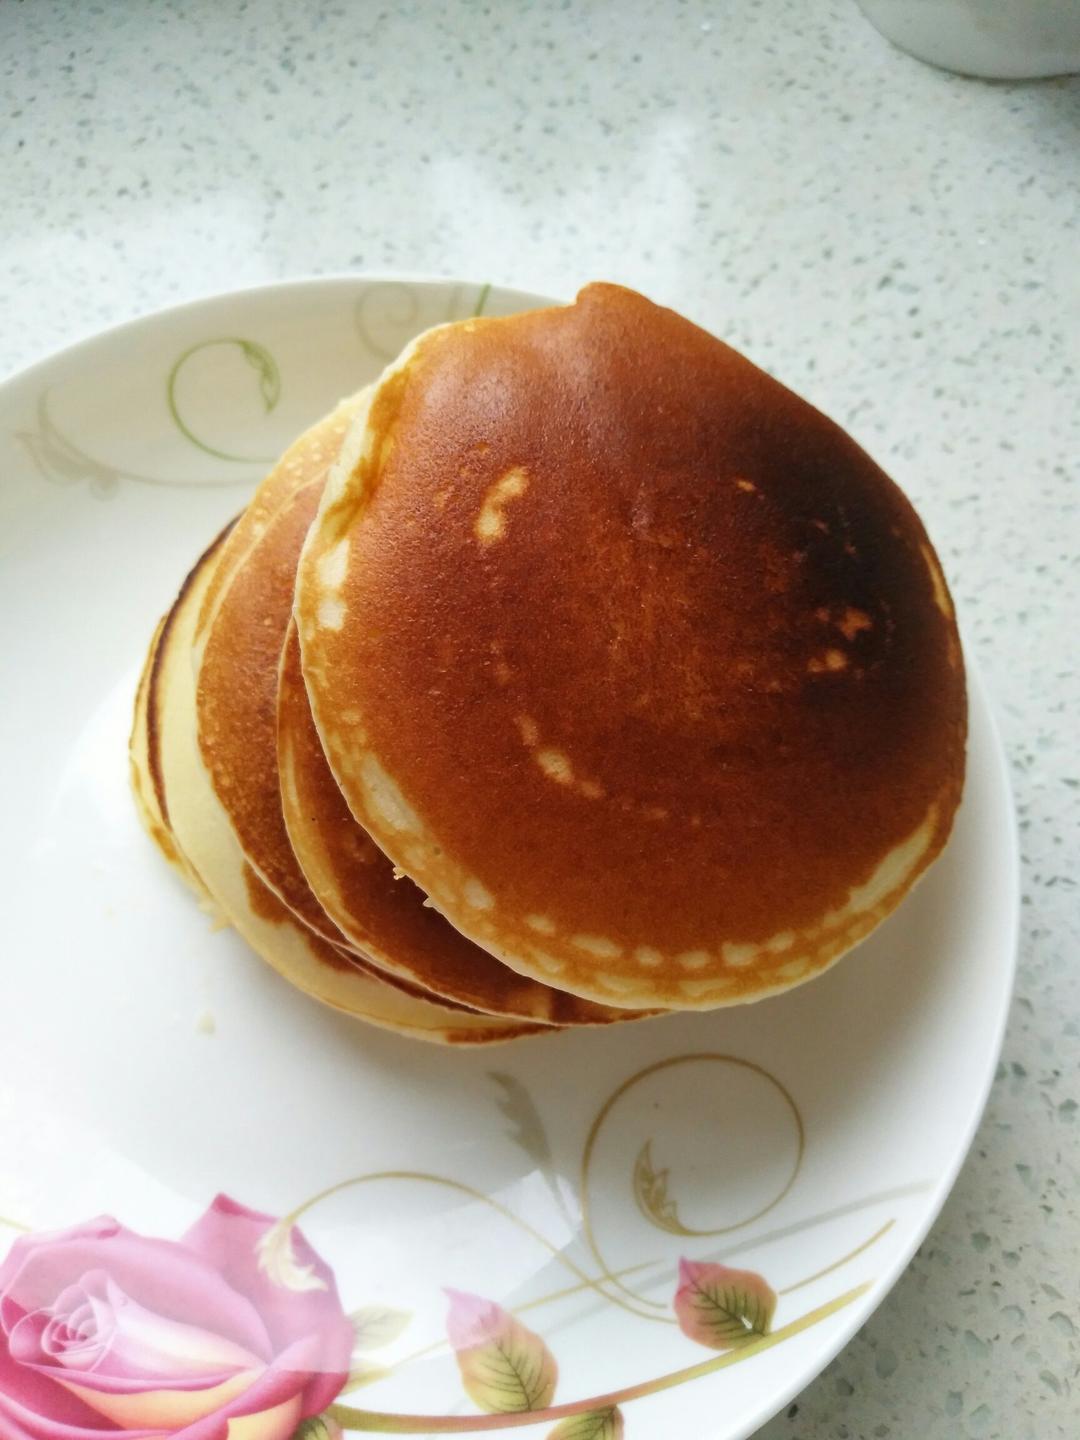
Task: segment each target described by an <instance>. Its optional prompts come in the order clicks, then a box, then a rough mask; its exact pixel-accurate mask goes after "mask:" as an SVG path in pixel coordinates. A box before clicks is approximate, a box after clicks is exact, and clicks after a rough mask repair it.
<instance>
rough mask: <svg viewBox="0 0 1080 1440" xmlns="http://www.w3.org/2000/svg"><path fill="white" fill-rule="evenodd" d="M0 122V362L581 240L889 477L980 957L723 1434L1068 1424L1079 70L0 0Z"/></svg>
mask: <svg viewBox="0 0 1080 1440" xmlns="http://www.w3.org/2000/svg"><path fill="white" fill-rule="evenodd" d="M0 156H2V159H0V199H2V203H0V273H2V275H3V284H2V286H0V370H2V371H6V370H8V369H14V368H16V367H19V366H21V365H23V364H25V363H26V362H28V361H30V360H31V359H34V358H36V357H38V356H40V355H41V354H43V353H45V352H47V351H48V350H50V349H52V348H55V347H58V346H61V345H63V344H66V343H67V342H68V341H70V340H72V339H74V338H76V337H78V336H81V335H83V334H86V333H87V332H89V331H92V330H94V329H97V328H99V327H101V326H103V325H108V324H111V323H113V322H114V321H119V320H122V319H125V318H127V317H129V316H132V315H134V314H136V313H138V312H139V311H143V310H146V309H149V308H154V307H159V306H162V305H167V304H169V303H171V302H173V301H176V300H180V299H184V298H187V297H190V296H194V295H198V294H202V293H206V292H208V291H212V290H216V289H224V288H228V287H233V286H238V285H247V284H251V283H255V282H260V281H264V280H268V279H273V278H277V277H282V276H295V275H299V274H303V273H309V272H332V271H343V270H354V269H355V270H369V271H370V270H376V271H378V270H384V271H385V270H407V271H414V272H441V273H450V274H455V275H462V276H467V277H472V278H476V279H478V280H485V279H496V280H499V281H503V282H507V283H511V284H520V285H522V286H524V287H528V288H534V289H536V290H540V291H546V292H549V293H552V294H569V293H570V292H572V291H573V290H574V288H575V287H576V286H577V285H578V284H579V283H580V282H582V281H584V280H587V279H591V278H594V277H605V278H611V279H617V280H622V281H625V282H628V283H630V284H633V285H636V286H638V287H639V288H641V289H643V290H645V291H646V292H648V293H649V294H651V295H653V296H654V297H655V298H657V299H661V300H665V301H668V302H670V303H672V304H674V305H676V306H677V307H679V308H681V309H683V310H685V311H686V312H688V313H689V314H690V315H692V316H693V317H695V318H696V319H698V320H700V321H702V322H703V323H705V324H706V325H708V326H710V327H711V328H713V329H715V330H716V331H717V332H718V333H720V334H721V335H723V336H725V337H726V338H727V339H729V340H731V341H732V342H733V343H735V344H736V345H738V346H740V347H741V348H743V349H745V350H746V351H748V352H749V354H750V355H751V356H752V357H753V358H754V359H756V360H757V361H759V362H760V363H762V364H764V365H766V366H768V367H770V368H772V369H773V370H775V371H776V372H777V373H779V374H780V375H781V376H782V377H783V378H785V379H786V380H787V381H788V382H789V383H791V384H793V385H794V386H795V387H796V388H797V389H800V390H802V391H803V392H804V393H805V394H806V395H807V396H808V397H809V398H810V399H812V400H814V401H815V402H817V403H818V404H819V405H821V406H822V407H823V408H824V409H826V410H827V411H829V412H830V413H832V414H833V415H834V416H835V417H836V418H837V419H838V420H840V421H841V422H842V423H844V424H846V425H847V426H848V427H849V428H850V429H851V430H852V431H853V432H854V434H855V435H856V436H857V437H858V438H859V439H860V440H861V441H862V442H863V443H864V444H865V445H866V446H867V447H868V448H869V449H870V450H871V451H872V452H873V453H874V454H875V455H876V456H877V457H878V458H879V459H880V460H881V461H882V462H883V463H884V464H885V465H886V467H887V468H888V469H890V470H891V471H892V472H893V473H894V474H895V476H896V477H897V479H899V480H900V481H901V483H902V484H903V485H904V486H905V487H906V488H907V489H908V491H909V492H910V493H911V495H912V496H913V497H914V499H915V500H916V502H917V503H918V504H919V506H920V508H921V509H922V511H923V514H924V516H925V518H926V520H927V522H928V525H929V527H930V530H931V533H932V534H933V535H934V537H935V539H936V541H937V544H938V547H939V549H940V551H941V553H942V557H943V559H944V561H945V563H946V567H947V569H948V572H949V575H950V579H951V581H952V583H953V586H954V589H955V592H956V595H957V598H958V602H959V607H960V611H961V615H962V619H963V621H964V623H965V625H966V627H967V631H968V634H969V636H970V638H971V640H972V642H973V645H974V649H975V650H976V652H977V654H978V657H979V660H980V662H981V664H982V666H983V669H984V673H985V675H986V677H987V679H988V681H989V683H990V686H991V689H992V691H993V693H994V695H995V697H996V701H997V705H998V709H999V714H1000V717H1001V720H1002V724H1003V727H1004V730H1005V734H1006V738H1007V742H1008V746H1009V751H1010V755H1011V759H1012V767H1013V777H1014V782H1015V786H1016V794H1017V801H1018V807H1019V811H1020V816H1021V828H1022V831H1023V837H1022V838H1023V852H1024V886H1025V895H1024V929H1023V952H1022V959H1021V971H1020V981H1019V988H1018V992H1017V999H1016V1004H1015V1007H1014V1011H1013V1016H1012V1023H1011V1025H1010V1028H1009V1034H1008V1039H1007V1041H1006V1046H1005V1056H1004V1061H1003V1064H1002V1067H1001V1071H1000V1075H999V1078H998V1082H997V1084H996V1086H995V1089H994V1093H993V1097H992V1099H991V1102H990V1106H989V1110H988V1112H987V1115H986V1118H985V1121H984V1123H983V1126H982V1130H981V1132H980V1134H979V1137H978V1140H977V1142H976V1145H975V1148H974V1151H973V1153H972V1156H971V1159H970V1160H969V1162H968V1164H967V1166H966V1167H965V1169H964V1172H963V1174H962V1176H961V1179H960V1181H959V1184H958V1185H957V1188H956V1191H955V1193H954V1195H953V1197H952V1199H951V1200H950V1201H949V1203H948V1205H947V1207H946V1210H945V1213H944V1215H943V1217H942V1219H941V1221H940V1223H939V1224H938V1225H937V1226H936V1228H935V1229H934V1231H933V1234H932V1235H931V1237H930V1239H929V1240H928V1241H927V1243H926V1245H925V1246H924V1248H923V1250H922V1252H921V1254H920V1256H919V1257H918V1259H917V1261H916V1262H915V1263H914V1264H913V1265H912V1267H911V1269H910V1270H909V1272H908V1273H907V1275H906V1277H905V1278H904V1279H903V1280H902V1281H901V1283H900V1284H899V1285H898V1287H897V1289H896V1290H895V1291H894V1293H893V1295H892V1296H891V1297H890V1299H889V1300H888V1301H887V1302H886V1304H885V1305H884V1306H883V1307H882V1309H881V1310H880V1311H879V1313H878V1314H877V1315H876V1316H875V1318H874V1319H873V1321H872V1322H871V1323H870V1324H869V1325H868V1326H867V1327H866V1329H865V1331H864V1332H863V1333H862V1334H861V1335H860V1336H859V1337H858V1338H857V1339H856V1340H855V1341H854V1342H853V1343H852V1344H851V1345H850V1346H849V1347H848V1348H847V1349H846V1350H845V1351H844V1352H843V1354H842V1355H841V1356H840V1357H839V1359H838V1360H837V1361H836V1362H835V1363H834V1364H833V1365H832V1366H831V1367H830V1368H829V1369H828V1370H827V1371H826V1373H825V1374H824V1375H823V1376H822V1377H821V1378H820V1379H819V1380H818V1381H817V1382H816V1383H815V1384H813V1385H812V1386H811V1387H810V1388H809V1390H807V1391H806V1392H805V1394H804V1395H803V1396H802V1397H801V1398H800V1400H799V1401H798V1403H797V1405H794V1406H792V1407H791V1410H790V1412H789V1413H788V1414H787V1415H786V1416H781V1417H779V1418H777V1419H776V1420H775V1421H774V1422H773V1423H772V1424H770V1425H768V1426H766V1428H765V1430H764V1431H762V1432H761V1434H762V1436H763V1437H766V1440H886V1437H892V1440H910V1437H918V1440H945V1437H954V1436H961V1437H963V1436H978V1437H988V1440H989V1437H1003V1440H1005V1437H1007V1440H1051V1437H1057V1436H1062V1437H1075V1436H1076V1434H1077V1433H1078V1426H1080V1114H1078V1105H1080V919H1078V892H1077V861H1078V847H1077V834H1078V822H1080V754H1078V753H1077V751H1078V740H1080V722H1078V719H1077V716H1078V714H1080V666H1078V663H1077V661H1078V650H1077V631H1078V628H1080V621H1078V617H1080V511H1078V503H1080V78H1075V79H1072V80H1061V81H1048V82H1041V83H1032V84H1026V85H1024V84H1022V85H1016V84H985V83H981V82H975V81H968V80H962V79H958V78H955V77H951V76H947V75H944V74H941V73H938V72H936V71H933V70H930V69H927V68H925V67H923V66H922V65H920V64H918V63H917V62H915V61H913V60H910V59H908V58H907V57H905V56H903V55H901V54H899V53H897V52H895V51H893V50H891V49H890V48H889V46H888V45H887V44H886V43H885V42H884V41H883V40H881V39H880V37H879V36H878V35H877V34H876V33H875V32H874V31H872V30H871V29H870V28H869V27H868V26H867V24H866V22H865V21H864V20H863V18H862V17H861V15H860V14H859V13H858V12H857V10H856V8H855V6H854V4H853V3H851V4H849V3H847V0H817V3H815V4H812V5H811V4H807V3H806V0H758V3H755V0H723V3H715V0H714V3H712V4H704V3H700V0H690V3H674V0H654V3H646V0H632V3H631V0H624V3H614V0H610V3H607V4H600V3H596V4H577V3H574V4H571V3H568V0H566V3H563V4H561V5H557V4H533V5H530V4H526V3H500V0H489V3H487V4H478V3H465V0H457V3H450V4H438V5H437V4H434V3H431V4H424V3H412V4H399V5H389V4H386V5H376V4H348V3H345V0H341V3H336V4H319V3H306V4H295V3H289V0H248V3H246V4H245V3H239V0H214V3H192V4H183V3H172V4H164V3H153V4H151V3H126V4H120V3H107V0H103V3H96V4H92V3H85V0H84V3H80V4H70V5H65V4H59V3H51V0H28V3H23V4H16V3H14V0H4V3H0ZM692 1440H696V1437H692Z"/></svg>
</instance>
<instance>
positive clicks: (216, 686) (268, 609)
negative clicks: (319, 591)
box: [196, 478, 349, 948]
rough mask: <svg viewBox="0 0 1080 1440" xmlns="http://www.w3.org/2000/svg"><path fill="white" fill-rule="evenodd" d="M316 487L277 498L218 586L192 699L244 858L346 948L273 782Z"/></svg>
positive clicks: (203, 746)
mask: <svg viewBox="0 0 1080 1440" xmlns="http://www.w3.org/2000/svg"><path fill="white" fill-rule="evenodd" d="M321 493H322V479H321V478H319V479H317V480H314V481H311V482H309V483H308V484H307V485H305V486H303V487H302V488H300V489H298V490H296V491H294V492H293V493H292V494H291V495H290V496H289V497H288V498H287V499H286V500H285V501H284V502H283V503H281V504H280V505H279V507H278V509H277V511H276V513H275V514H274V515H273V516H271V517H270V518H269V519H267V520H266V521H265V522H264V528H263V530H262V533H261V535H260V536H259V538H258V539H256V540H255V541H254V542H253V543H252V545H251V547H250V549H249V550H248V552H247V554H246V555H245V557H244V558H243V559H242V560H241V561H240V563H239V564H238V565H237V566H236V567H235V569H234V572H233V575H232V577H231V580H230V581H229V582H228V584H227V586H226V588H225V589H224V592H223V593H220V592H219V594H218V598H217V609H216V614H215V615H214V618H213V622H212V624H211V627H210V630H209V634H208V635H207V637H206V641H205V648H204V650H203V654H202V660H201V664H200V666H199V676H198V687H197V691H196V707H197V712H198V723H199V749H200V751H201V753H202V758H203V763H204V764H205V765H206V768H207V770H208V771H209V774H210V781H211V784H212V785H213V787H214V789H215V791H216V792H217V797H218V799H219V800H220V801H221V804H222V806H223V807H224V809H225V812H226V814H227V815H228V817H229V821H230V823H231V824H232V827H233V829H234V831H235V832H236V838H237V839H238V840H239V841H240V846H241V848H242V849H243V851H244V854H245V855H246V856H247V858H248V861H249V863H251V864H252V865H254V867H255V869H256V870H257V871H258V873H259V875H260V877H261V878H262V880H263V881H264V882H265V883H266V884H267V885H269V887H270V888H271V889H272V890H273V891H274V892H275V894H276V895H277V896H278V897H279V898H280V899H281V900H282V901H283V902H284V903H285V904H286V905H287V906H288V908H289V909H290V910H291V911H292V912H293V914H294V915H295V916H296V917H297V918H298V919H300V920H302V921H303V922H304V924H305V925H307V926H308V927H309V928H310V929H311V930H313V931H314V932H315V934H317V935H321V936H322V937H323V939H325V940H328V941H330V942H332V943H334V944H338V945H341V946H344V947H346V948H349V942H348V940H347V939H346V937H345V936H344V935H342V933H341V931H340V930H339V929H338V928H337V926H336V925H334V923H333V921H331V920H330V919H329V918H328V916H327V915H326V913H325V911H324V910H323V908H322V906H321V905H320V904H319V902H318V901H317V900H316V898H315V896H314V895H313V894H312V893H311V889H310V887H309V885H308V883H307V881H306V880H305V878H304V874H303V871H302V870H301V869H300V866H299V865H298V864H297V862H296V857H295V856H294V854H293V851H292V846H291V845H290V843H289V837H288V834H287V833H286V830H285V822H284V820H283V819H282V814H281V796H280V792H279V789H278V770H277V672H278V659H279V657H280V654H281V646H282V643H283V641H284V638H285V632H286V630H287V628H288V625H289V620H290V617H291V614H292V594H293V584H294V581H295V579H296V562H297V559H298V557H299V555H300V549H301V546H302V545H303V543H304V536H305V535H306V534H307V530H308V526H309V525H310V524H311V520H312V517H313V516H314V514H315V510H316V508H317V506H318V503H319V496H320V495H321Z"/></svg>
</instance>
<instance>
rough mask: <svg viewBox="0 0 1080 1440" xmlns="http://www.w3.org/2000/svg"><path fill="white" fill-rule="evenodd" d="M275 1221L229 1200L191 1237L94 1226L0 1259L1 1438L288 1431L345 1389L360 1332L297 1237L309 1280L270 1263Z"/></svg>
mask: <svg viewBox="0 0 1080 1440" xmlns="http://www.w3.org/2000/svg"><path fill="white" fill-rule="evenodd" d="M275 1223H276V1222H275V1221H274V1219H273V1218H272V1217H271V1216H268V1215H259V1214H256V1213H255V1212H254V1211H252V1210H248V1209H245V1208H244V1206H242V1205H237V1204H235V1203H234V1202H233V1201H231V1200H229V1199H227V1198H225V1197H224V1196H219V1197H218V1198H217V1199H216V1200H215V1201H214V1203H213V1204H212V1205H211V1206H210V1208H209V1210H208V1211H207V1212H206V1214H205V1215H204V1216H203V1217H202V1219H201V1220H199V1221H198V1222H197V1223H196V1224H195V1225H194V1226H193V1227H192V1228H191V1229H190V1230H189V1231H188V1233H187V1234H186V1235H185V1236H184V1237H183V1239H182V1240H179V1241H173V1240H156V1239H147V1238H144V1237H143V1236H141V1235H135V1234H133V1233H132V1232H131V1231H130V1230H126V1229H125V1228H124V1227H123V1226H122V1225H120V1224H118V1223H117V1222H116V1221H115V1220H112V1219H108V1218H104V1219H100V1220H92V1221H90V1222H89V1223H87V1224H85V1225H79V1226H76V1227H75V1228H74V1229H71V1230H63V1231H58V1232H56V1233H54V1234H50V1235H30V1236H24V1237H22V1238H20V1239H18V1240H16V1241H15V1243H14V1245H13V1246H12V1247H11V1250H10V1251H9V1253H8V1255H7V1258H6V1259H5V1260H4V1262H3V1264H2V1265H0V1436H2V1437H3V1440H106V1437H108V1436H118V1435H120V1436H124V1437H126V1440H166V1437H167V1440H289V1437H290V1436H292V1435H293V1434H294V1432H295V1431H296V1429H297V1427H298V1426H299V1425H300V1424H301V1422H302V1421H304V1420H306V1419H309V1418H311V1417H312V1416H315V1415H318V1414H319V1413H320V1411H322V1410H324V1409H325V1408H326V1406H327V1405H329V1404H330V1402H331V1401H332V1400H333V1399H334V1397H335V1396H336V1395H337V1394H338V1392H339V1391H340V1390H341V1389H342V1387H343V1385H344V1384H345V1380H346V1377H347V1375H348V1370H349V1356H350V1353H351V1350H352V1344H353V1331H352V1326H351V1324H350V1322H349V1321H348V1320H347V1319H346V1317H345V1315H344V1313H343V1311H342V1308H341V1303H340V1301H339V1299H338V1295H337V1288H336V1286H335V1284H334V1277H333V1275H332V1273H331V1271H330V1270H329V1268H328V1267H327V1266H326V1265H325V1264H324V1263H323V1261H322V1260H321V1259H320V1258H319V1256H318V1255H316V1253H315V1252H314V1251H313V1250H312V1249H311V1247H310V1246H309V1245H308V1244H307V1242H306V1241H305V1240H304V1239H303V1237H302V1236H301V1235H300V1234H299V1233H298V1232H296V1231H294V1232H293V1233H292V1236H291V1246H292V1250H291V1254H290V1261H292V1260H293V1259H295V1262H296V1264H297V1266H299V1267H302V1269H299V1270H297V1271H295V1272H294V1273H296V1274H298V1275H300V1276H301V1277H302V1288H287V1287H286V1286H285V1285H283V1284H281V1283H279V1281H278V1280H275V1279H273V1278H271V1276H270V1275H269V1274H267V1273H266V1271H265V1270H264V1269H263V1268H262V1266H261V1264H260V1255H261V1247H263V1246H264V1245H265V1242H266V1239H267V1236H268V1234H269V1232H270V1231H271V1230H272V1229H273V1227H274V1225H275Z"/></svg>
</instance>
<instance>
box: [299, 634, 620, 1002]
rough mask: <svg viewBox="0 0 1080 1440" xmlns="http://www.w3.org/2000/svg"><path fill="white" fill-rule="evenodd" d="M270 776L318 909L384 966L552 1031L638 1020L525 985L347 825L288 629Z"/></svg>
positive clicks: (358, 831)
mask: <svg viewBox="0 0 1080 1440" xmlns="http://www.w3.org/2000/svg"><path fill="white" fill-rule="evenodd" d="M278 746H279V751H278V769H279V774H280V780H281V802H282V807H283V810H284V815H285V824H286V826H287V829H288V832H289V838H290V840H291V842H292V847H293V850H294V852H295V854H296V857H297V859H298V860H299V862H300V864H301V866H302V867H303V871H304V874H305V875H306V877H307V880H308V882H309V884H310V885H311V888H312V890H313V891H314V893H315V895H316V896H317V897H318V901H319V903H320V905H322V906H323V908H324V909H325V911H326V912H327V914H329V915H330V916H331V917H332V918H333V920H334V921H335V923H336V924H337V926H338V927H339V929H340V930H342V931H343V932H344V933H345V934H346V935H347V936H348V937H349V939H350V940H352V941H353V943H354V944H355V945H356V946H357V947H358V948H359V949H360V950H361V951H362V952H363V953H364V954H366V955H368V956H370V957H371V958H372V959H374V960H375V962H376V963H377V964H378V965H379V966H380V967H381V968H382V969H385V970H388V971H391V972H392V973H395V974H397V975H401V976H407V977H410V978H411V979H413V980H415V981H416V982H418V983H419V984H421V985H423V986H424V987H425V988H426V989H428V990H430V991H433V992H434V993H435V994H437V995H442V996H446V997H449V998H452V999H455V1000H458V1001H460V1002H463V1003H465V1004H467V1005H471V1006H474V1007H475V1008H477V1009H479V1010H485V1011H487V1012H488V1013H490V1014H496V1015H516V1016H521V1017H525V1018H528V1019H532V1020H540V1021H546V1022H548V1023H552V1024H557V1025H560V1026H568V1025H603V1024H610V1023H611V1022H612V1021H616V1020H633V1019H638V1018H642V1017H641V1016H640V1015H639V1014H638V1013H637V1012H636V1011H631V1010H625V1009H616V1008H613V1007H612V1006H607V1005H597V1004H593V1003H592V1002H590V1001H588V1000H583V999H581V998H580V997H579V996H576V995H568V994H566V993H565V992H563V991H561V990H556V989H553V988H552V987H551V986H549V985H543V984H541V983H539V982H538V981H536V980H530V979H527V978H525V977H523V976H521V975H518V974H517V973H516V972H515V971H513V970H511V969H509V968H508V967H507V966H505V965H503V964H501V963H500V962H499V961H498V960H496V959H495V958H494V957H493V956H492V955H489V954H488V953H487V951H485V950H482V949H481V948H480V947H479V946H478V945H474V944H473V943H472V942H471V941H469V940H467V939H466V938H465V936H464V935H462V934H461V933H460V932H459V931H457V930H455V929H454V927H453V926H452V925H450V924H449V923H448V922H447V921H446V919H444V917H443V916H442V915H440V914H439V913H438V912H437V911H436V910H434V909H433V908H432V907H431V906H430V905H428V904H427V903H426V901H425V896H424V894H423V892H422V891H420V890H418V889H417V888H416V886H415V885H413V884H412V883H411V882H410V881H409V880H407V879H404V878H400V879H398V878H395V875H394V869H393V865H392V864H391V862H390V861H389V860H388V859H387V857H386V856H385V855H384V854H383V852H382V851H381V850H380V849H379V848H378V846H377V845H376V844H375V842H374V841H373V840H372V839H371V837H370V836H369V835H368V834H367V832H366V831H365V830H364V829H363V828H362V827H361V826H360V825H358V824H357V822H356V821H355V820H354V819H353V817H352V815H351V813H350V812H349V808H348V806H347V805H346V803H345V800H344V798H343V796H342V794H341V791H340V790H339V789H338V787H337V784H336V782H335V780H334V777H333V775H332V774H331V772H330V767H329V766H328V765H327V763H326V757H325V756H324V754H323V751H322V746H321V745H320V743H319V736H318V732H317V731H316V729H315V723H314V721H313V720H312V718H311V709H310V706H309V705H308V698H307V691H306V690H305V688H304V681H303V676H302V674H301V670H300V647H299V643H298V641H297V637H296V632H295V629H293V630H292V631H290V634H289V637H288V640H287V641H286V645H285V649H284V651H283V653H282V661H281V675H280V680H279V685H278Z"/></svg>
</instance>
